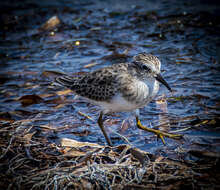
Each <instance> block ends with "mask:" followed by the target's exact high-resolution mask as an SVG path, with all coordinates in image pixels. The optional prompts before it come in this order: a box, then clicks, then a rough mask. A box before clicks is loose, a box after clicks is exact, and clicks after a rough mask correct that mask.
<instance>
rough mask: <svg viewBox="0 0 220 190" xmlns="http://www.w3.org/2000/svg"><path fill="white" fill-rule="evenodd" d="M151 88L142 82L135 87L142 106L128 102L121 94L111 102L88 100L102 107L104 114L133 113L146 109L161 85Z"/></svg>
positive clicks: (156, 84)
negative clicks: (139, 109)
mask: <svg viewBox="0 0 220 190" xmlns="http://www.w3.org/2000/svg"><path fill="white" fill-rule="evenodd" d="M149 87H150V85H149V84H148V85H146V83H144V82H141V81H140V82H138V83H137V84H136V85H135V91H138V97H137V98H139V100H141V103H140V104H135V103H132V102H129V101H127V100H126V99H125V98H124V97H123V96H122V95H121V94H120V93H119V94H117V95H115V96H114V97H113V98H112V100H111V101H110V102H104V101H102V102H99V101H94V100H89V99H87V100H88V101H89V102H91V103H92V104H95V105H98V106H100V108H101V109H102V111H103V113H104V114H106V113H113V112H131V111H134V110H136V109H138V108H142V107H144V106H145V105H146V104H147V103H149V102H150V101H151V100H152V98H154V96H155V95H156V94H157V92H158V90H159V84H158V83H157V82H155V83H154V85H153V86H152V87H153V88H151V87H150V88H149Z"/></svg>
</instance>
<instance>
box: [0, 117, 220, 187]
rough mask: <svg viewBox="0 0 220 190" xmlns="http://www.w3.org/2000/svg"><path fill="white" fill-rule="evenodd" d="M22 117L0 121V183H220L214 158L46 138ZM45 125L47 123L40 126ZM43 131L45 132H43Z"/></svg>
mask: <svg viewBox="0 0 220 190" xmlns="http://www.w3.org/2000/svg"><path fill="white" fill-rule="evenodd" d="M27 123H28V121H27V120H20V121H17V122H14V123H9V122H8V123H1V128H0V151H1V156H0V177H1V182H0V187H1V189H7V188H8V189H36V190H37V189H164V188H165V189H185V188H194V189H200V188H201V187H202V186H205V187H209V188H210V189H214V188H217V187H219V185H220V184H219V181H218V180H217V179H219V177H220V176H219V172H218V171H217V169H216V172H213V171H214V167H216V168H217V165H218V159H216V158H215V160H210V162H209V163H205V164H201V163H200V164H196V163H183V162H179V161H173V160H170V159H168V158H165V157H161V156H159V157H158V156H155V155H152V154H150V153H147V152H144V151H141V150H139V149H137V148H134V147H132V146H130V145H120V146H117V147H108V146H101V145H98V144H95V143H86V142H78V141H75V140H71V139H62V141H60V143H59V144H54V143H50V142H49V141H48V140H47V139H46V138H45V137H43V136H42V135H39V127H38V128H37V127H34V126H28V125H27ZM44 130H45V131H46V130H48V133H49V131H50V129H44ZM45 131H44V132H45Z"/></svg>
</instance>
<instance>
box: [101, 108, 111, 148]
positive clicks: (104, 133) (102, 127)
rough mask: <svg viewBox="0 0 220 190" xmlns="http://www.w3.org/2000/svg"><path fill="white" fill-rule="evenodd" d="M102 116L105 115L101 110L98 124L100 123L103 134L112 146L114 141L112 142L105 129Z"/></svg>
mask: <svg viewBox="0 0 220 190" xmlns="http://www.w3.org/2000/svg"><path fill="white" fill-rule="evenodd" d="M102 116H103V113H102V111H101V112H100V115H99V118H98V124H99V127H100V129H101V130H102V133H103V135H104V136H105V139H106V141H107V143H108V145H109V146H112V142H111V140H110V139H109V137H108V135H107V133H106V132H105V129H104V126H103V120H102Z"/></svg>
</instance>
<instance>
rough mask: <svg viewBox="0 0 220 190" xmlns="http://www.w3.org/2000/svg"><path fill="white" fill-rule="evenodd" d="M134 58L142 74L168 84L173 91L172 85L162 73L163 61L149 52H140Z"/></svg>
mask: <svg viewBox="0 0 220 190" xmlns="http://www.w3.org/2000/svg"><path fill="white" fill-rule="evenodd" d="M133 59H134V60H133V63H134V64H135V65H136V66H137V67H138V69H139V72H141V74H142V76H144V77H146V78H148V79H150V78H151V79H153V78H155V79H156V80H157V81H159V82H160V83H162V84H163V85H164V86H166V87H167V89H168V90H169V91H170V92H172V90H171V88H170V86H169V85H168V83H167V82H166V81H165V80H164V79H163V77H162V76H161V74H160V66H161V63H160V60H159V59H158V58H157V57H156V56H154V55H151V54H147V53H140V54H138V55H136V56H134V58H133Z"/></svg>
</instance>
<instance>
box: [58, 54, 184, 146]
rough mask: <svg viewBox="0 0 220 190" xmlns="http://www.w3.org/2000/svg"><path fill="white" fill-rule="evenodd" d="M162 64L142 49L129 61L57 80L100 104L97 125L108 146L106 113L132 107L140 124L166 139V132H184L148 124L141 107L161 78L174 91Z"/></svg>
mask: <svg viewBox="0 0 220 190" xmlns="http://www.w3.org/2000/svg"><path fill="white" fill-rule="evenodd" d="M160 66H161V63H160V60H159V59H158V58H157V57H156V56H154V55H151V54H146V53H140V54H138V55H136V56H134V57H133V60H132V61H131V62H129V63H119V64H114V65H112V66H109V67H104V68H101V69H98V70H96V71H93V72H90V73H88V74H86V75H83V76H78V77H71V76H62V77H59V78H57V79H56V82H58V83H59V84H61V85H63V86H65V87H67V88H69V89H71V90H72V91H73V93H75V94H77V95H79V96H81V97H83V98H84V99H86V100H87V101H89V102H90V103H92V104H94V105H98V106H99V107H100V108H101V112H100V115H99V118H98V125H99V127H100V129H101V130H102V133H103V135H104V136H105V138H106V141H107V143H108V145H109V146H112V142H111V140H110V138H109V137H108V135H107V133H106V131H105V129H104V126H103V119H102V118H103V115H104V114H109V113H113V112H131V111H134V112H135V116H136V122H137V127H138V128H140V129H142V130H145V131H149V132H153V133H155V134H156V135H157V136H158V137H159V138H161V139H162V141H163V143H165V141H164V138H163V137H164V136H165V137H169V138H179V137H180V136H181V135H178V134H170V133H166V132H162V131H160V130H155V129H152V128H148V127H145V126H143V125H142V124H141V122H140V120H139V108H142V107H144V106H145V105H146V104H148V103H149V102H150V101H151V100H152V99H153V98H154V97H155V96H156V94H157V92H158V90H159V82H160V83H162V84H163V85H164V86H166V87H167V89H168V90H169V91H172V90H171V88H170V86H169V85H168V84H167V82H166V81H165V80H164V79H163V78H162V76H161V75H160Z"/></svg>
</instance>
